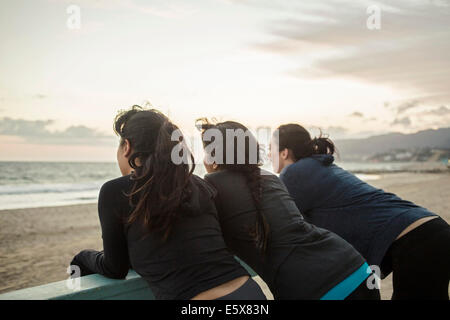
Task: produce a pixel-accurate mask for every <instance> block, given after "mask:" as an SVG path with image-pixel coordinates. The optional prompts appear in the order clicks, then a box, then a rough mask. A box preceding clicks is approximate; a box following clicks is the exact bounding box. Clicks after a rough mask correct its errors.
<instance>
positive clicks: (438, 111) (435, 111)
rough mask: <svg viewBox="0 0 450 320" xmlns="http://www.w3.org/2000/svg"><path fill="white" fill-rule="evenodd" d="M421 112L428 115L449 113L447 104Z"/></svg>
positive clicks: (449, 109)
mask: <svg viewBox="0 0 450 320" xmlns="http://www.w3.org/2000/svg"><path fill="white" fill-rule="evenodd" d="M421 114H422V115H429V116H448V115H450V108H448V107H447V106H440V107H439V108H437V109H432V110H428V111H424V112H422V113H421Z"/></svg>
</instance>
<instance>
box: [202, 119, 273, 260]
mask: <svg viewBox="0 0 450 320" xmlns="http://www.w3.org/2000/svg"><path fill="white" fill-rule="evenodd" d="M196 126H197V128H198V129H200V130H201V132H202V141H203V147H204V148H206V147H207V146H208V145H209V144H211V143H212V142H213V141H214V140H212V141H206V140H205V139H204V137H203V136H204V133H205V131H206V130H208V129H217V130H219V131H220V133H221V134H222V137H223V139H222V141H223V158H224V161H223V163H221V164H217V165H218V168H219V170H221V169H226V170H230V171H234V172H240V173H242V174H243V175H244V176H245V178H246V181H247V185H248V187H249V189H250V191H251V195H252V198H253V201H254V204H255V207H256V211H257V214H256V224H255V226H254V227H252V228H250V233H251V235H252V236H253V237H254V240H255V244H256V247H257V249H258V250H260V251H262V252H265V251H266V249H267V244H268V241H269V240H268V239H269V225H268V223H267V221H266V218H265V217H264V215H263V214H262V212H261V210H260V204H261V197H262V183H261V180H262V176H261V170H260V166H261V165H262V162H261V156H260V149H259V144H258V142H257V140H256V138H255V137H254V135H253V134H251V133H250V131H249V130H248V129H247V127H245V126H244V125H242V124H241V123H238V122H234V121H225V122H219V123H210V122H209V121H208V119H206V118H200V119H197V121H196ZM227 130H234V131H236V130H243V132H244V133H247V134H246V136H245V150H244V159H243V160H244V161H243V162H244V163H241V162H240V161H238V149H237V148H238V145H239V144H238V143H237V139H238V138H237V137H236V136H235V137H234V142H233V143H234V150H233V151H232V152H234V154H233V157H232V158H233V162H232V163H226V162H225V159H229V158H227V156H228V157H230V155H227V142H229V141H226V137H227V134H226V131H227ZM251 146H256V150H251ZM228 151H229V150H228ZM240 151H241V152H242V150H240ZM255 151H256V162H255V161H253V160H252V158H254V157H252V155H251V153H252V152H255ZM212 156H214V154H212Z"/></svg>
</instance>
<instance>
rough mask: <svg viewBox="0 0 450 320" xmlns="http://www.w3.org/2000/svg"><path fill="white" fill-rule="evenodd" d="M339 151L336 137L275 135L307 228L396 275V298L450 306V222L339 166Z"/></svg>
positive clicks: (288, 131)
mask: <svg viewBox="0 0 450 320" xmlns="http://www.w3.org/2000/svg"><path fill="white" fill-rule="evenodd" d="M275 151H276V152H275ZM334 151H335V147H334V145H333V143H332V141H331V140H329V139H328V138H323V137H319V138H314V139H311V137H310V135H309V133H308V131H307V130H305V129H304V128H303V127H302V126H300V125H298V124H286V125H282V126H280V127H279V128H278V130H277V131H276V132H275V133H274V136H273V139H272V146H271V155H270V157H271V159H272V163H273V167H274V171H276V172H277V173H280V178H281V180H282V181H283V182H284V184H285V185H286V187H287V189H288V190H289V193H290V194H291V196H292V197H293V198H294V200H295V203H296V205H297V207H298V208H299V209H300V212H301V213H302V214H303V215H304V216H305V218H306V219H307V221H309V222H311V223H313V224H315V225H317V226H319V227H322V228H325V229H328V230H330V231H333V232H335V233H336V234H338V235H339V236H341V237H342V238H344V239H345V240H347V241H348V242H349V243H351V244H352V245H353V246H354V247H355V248H356V249H357V250H358V251H359V252H360V253H361V254H362V255H363V256H364V257H365V258H366V260H367V262H368V263H369V264H370V265H376V266H379V268H380V269H381V277H382V278H384V277H386V276H387V275H388V274H389V273H390V272H393V287H394V292H393V296H392V299H447V300H448V298H449V296H448V285H449V279H450V226H449V225H448V223H447V222H446V221H444V220H443V219H442V218H440V217H439V216H438V215H436V214H434V213H433V212H430V211H428V210H427V209H425V208H422V207H419V206H417V205H415V204H414V203H412V202H409V201H406V200H402V199H400V198H399V197H398V196H396V195H395V194H392V193H388V192H384V191H383V190H381V189H377V188H374V187H373V186H371V185H369V184H367V183H365V182H363V181H361V180H360V179H358V178H357V177H356V176H354V175H353V174H351V173H350V172H348V171H346V170H344V169H342V168H340V167H339V166H337V165H335V164H333V161H334V157H333V153H334Z"/></svg>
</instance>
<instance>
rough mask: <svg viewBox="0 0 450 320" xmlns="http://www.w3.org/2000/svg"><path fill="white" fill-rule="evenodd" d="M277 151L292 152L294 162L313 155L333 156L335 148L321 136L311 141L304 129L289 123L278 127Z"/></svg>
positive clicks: (327, 139)
mask: <svg viewBox="0 0 450 320" xmlns="http://www.w3.org/2000/svg"><path fill="white" fill-rule="evenodd" d="M277 131H278V139H279V140H278V146H279V148H278V149H279V151H282V150H284V149H286V148H287V149H289V150H291V151H292V156H293V157H294V160H295V161H297V160H300V159H302V158H307V157H310V156H312V155H314V154H330V155H332V154H334V152H335V151H336V147H335V145H334V143H333V142H332V141H331V140H330V139H329V138H328V137H324V136H322V132H320V135H319V137H317V138H313V139H311V136H310V134H309V132H308V130H306V129H305V128H304V127H302V126H301V125H299V124H294V123H289V124H284V125H281V126H279V127H278V129H277Z"/></svg>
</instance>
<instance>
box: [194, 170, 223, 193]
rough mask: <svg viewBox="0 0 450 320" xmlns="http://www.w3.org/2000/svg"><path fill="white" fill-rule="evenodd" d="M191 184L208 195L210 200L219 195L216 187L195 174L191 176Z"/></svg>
mask: <svg viewBox="0 0 450 320" xmlns="http://www.w3.org/2000/svg"><path fill="white" fill-rule="evenodd" d="M191 182H192V183H193V184H194V185H195V186H196V187H198V188H199V189H200V190H202V191H203V192H205V193H206V195H208V196H209V197H210V198H214V197H215V196H216V194H217V191H216V189H215V188H214V186H213V185H212V184H211V183H209V182H208V180H206V179H202V178H200V177H199V176H197V175H195V174H193V175H192V176H191Z"/></svg>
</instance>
